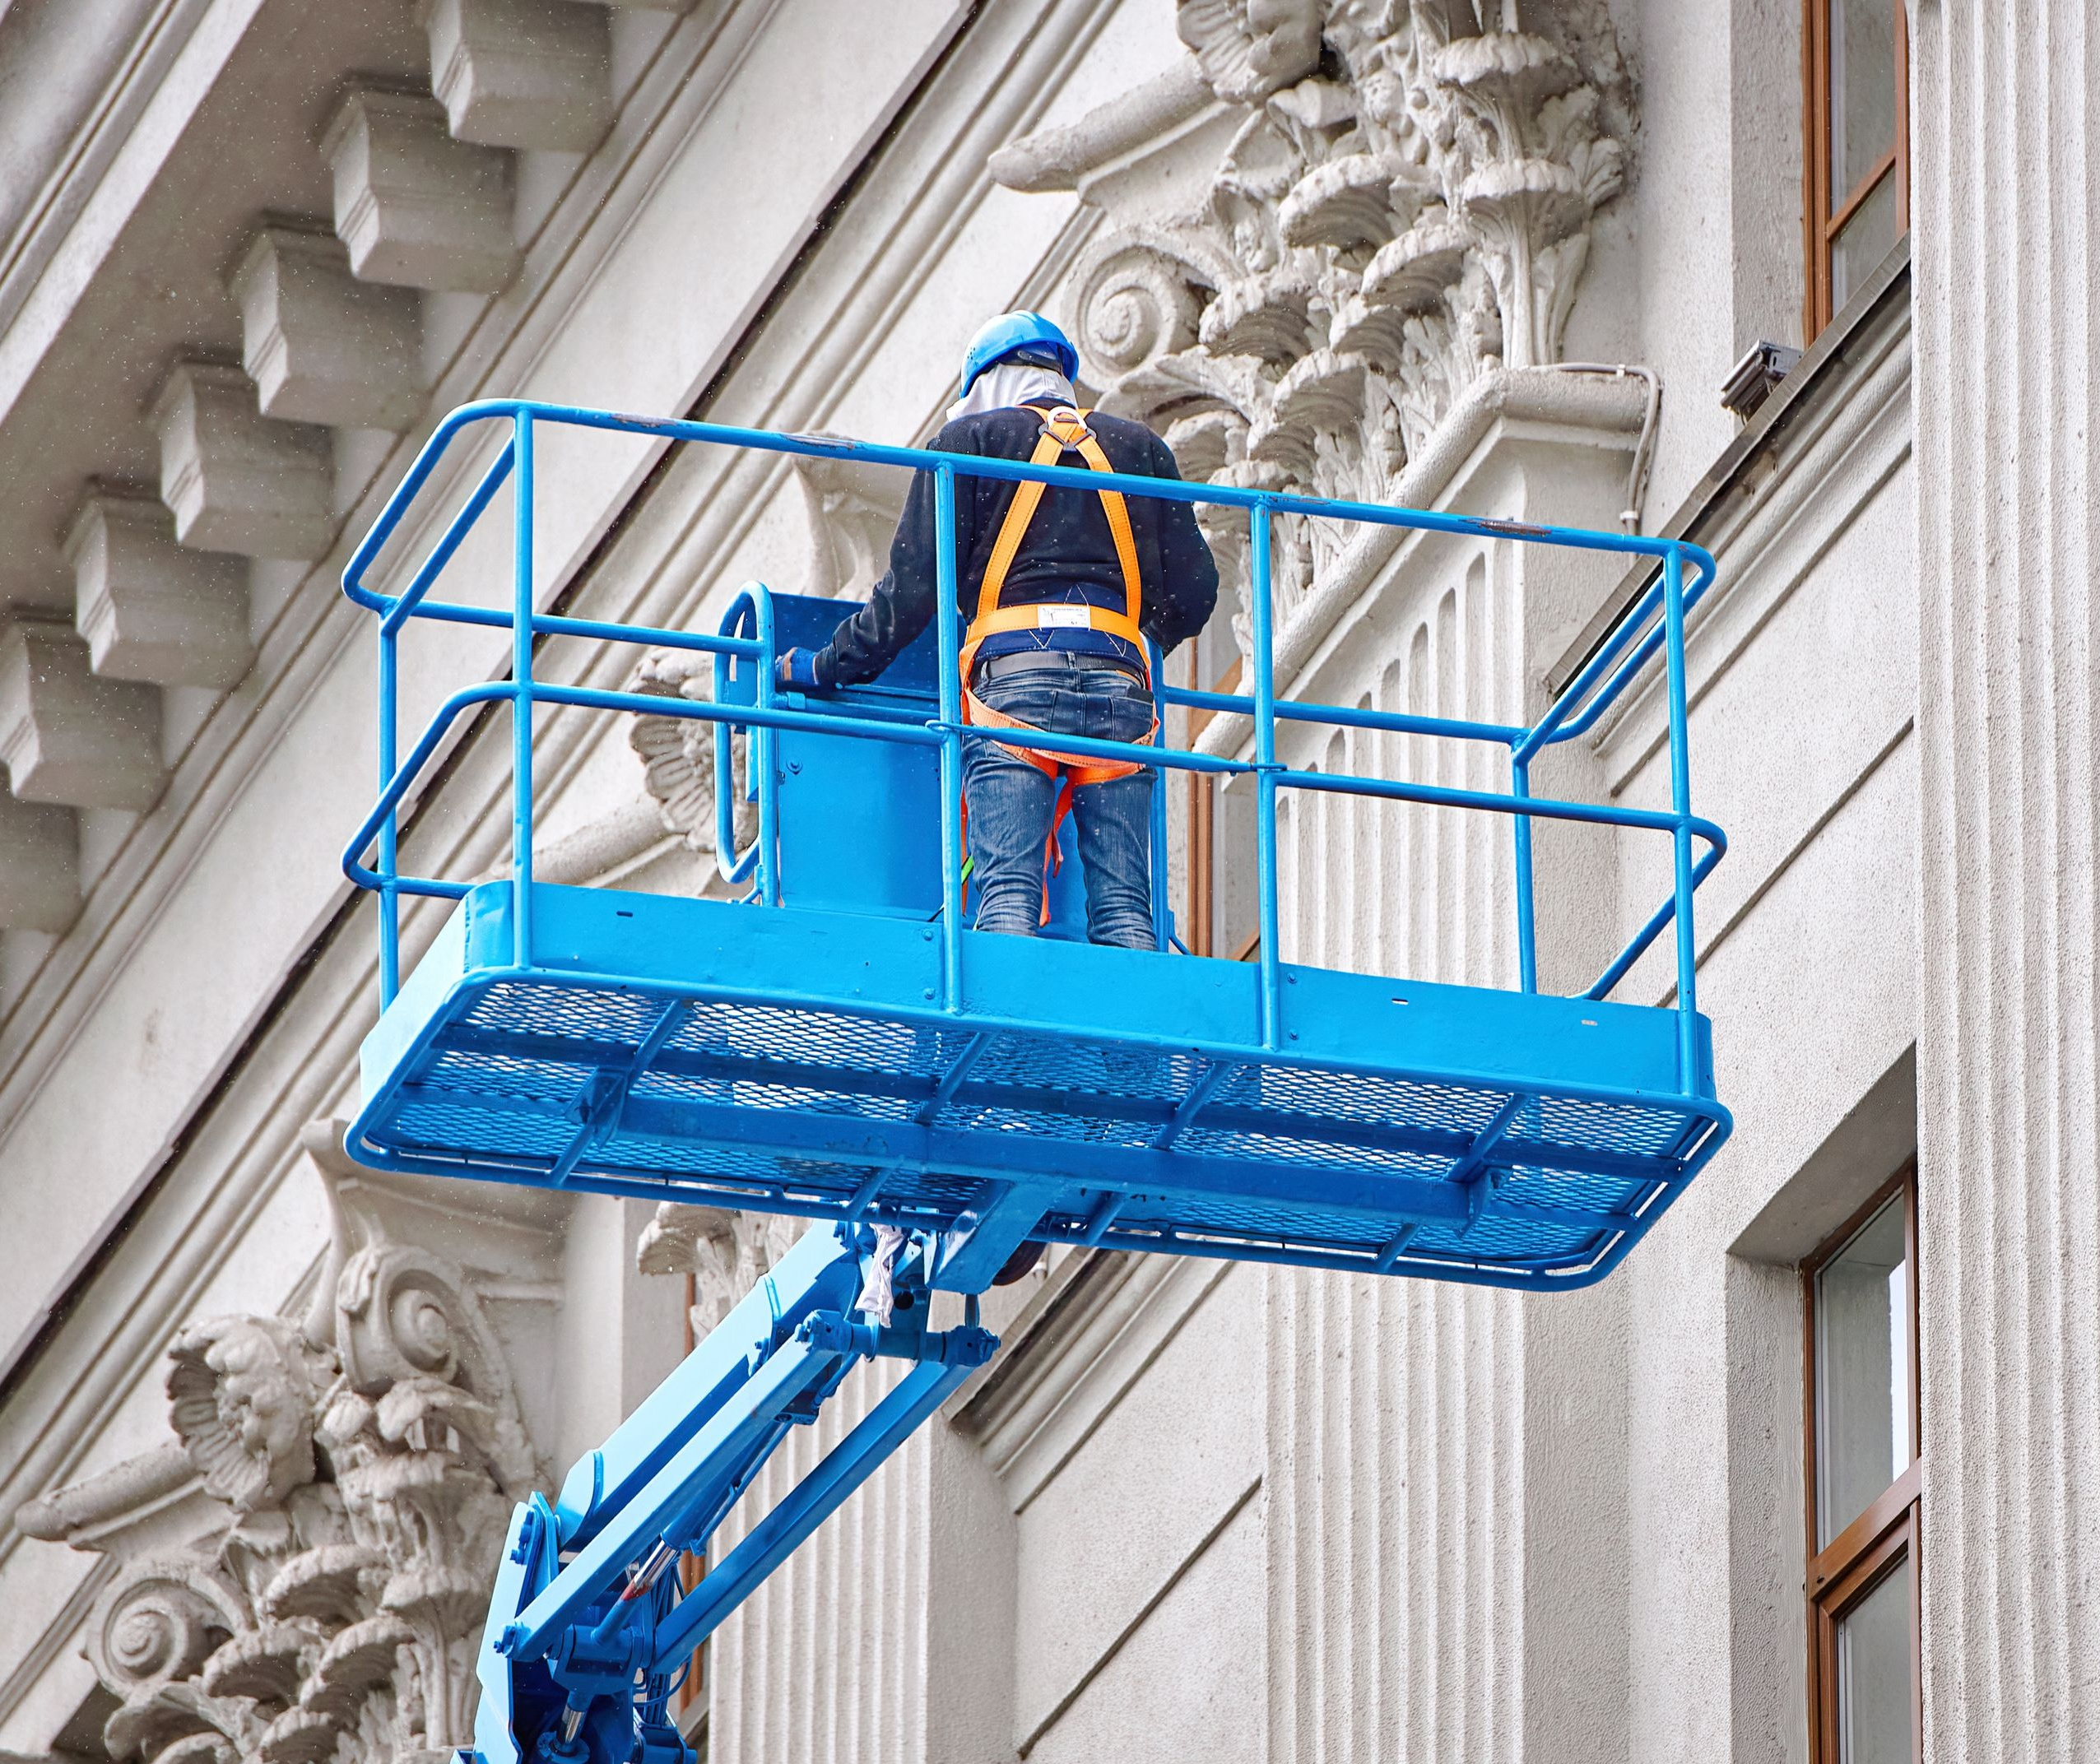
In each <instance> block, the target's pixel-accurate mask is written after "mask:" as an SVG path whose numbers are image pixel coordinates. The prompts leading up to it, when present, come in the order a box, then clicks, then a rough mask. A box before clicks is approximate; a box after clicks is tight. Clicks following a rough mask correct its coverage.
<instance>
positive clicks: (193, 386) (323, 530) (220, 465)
mask: <svg viewBox="0 0 2100 1764" xmlns="http://www.w3.org/2000/svg"><path fill="white" fill-rule="evenodd" d="M147 417H148V420H150V421H151V423H152V424H153V425H154V427H155V428H156V429H159V430H160V499H161V500H162V501H163V502H165V504H167V505H168V507H169V509H170V512H172V513H173V514H174V518H175V537H176V538H177V539H179V540H180V541H182V543H183V544H184V545H195V546H197V547H198V548H199V549H201V550H206V551H234V552H238V553H239V554H241V555H243V556H246V557H281V558H296V559H300V560H302V561H311V560H312V559H314V558H317V557H318V556H320V555H321V554H322V553H323V551H325V550H328V541H329V540H330V538H332V536H333V535H334V532H335V526H336V522H335V515H334V513H333V512H332V509H331V508H330V498H331V496H332V485H333V476H332V474H333V471H334V460H333V454H332V448H331V447H330V443H329V440H328V430H327V429H318V428H314V427H312V426H310V425H307V424H304V423H281V422H277V421H275V420H272V419H271V418H269V417H267V416H265V415H263V414H262V410H261V408H260V407H259V406H258V403H257V402H256V392H255V387H254V384H253V382H252V381H250V380H249V377H248V376H247V375H246V374H244V373H242V372H241V370H240V369H238V368H230V367H223V366H221V365H220V364H217V363H216V362H198V361H185V362H182V363H179V364H177V365H176V367H175V368H174V370H173V371H172V372H171V373H170V374H169V376H168V378H166V379H165V381H164V382H163V383H161V387H160V391H159V392H157V393H156V395H155V397H154V398H153V401H152V402H151V406H149V408H148V411H147Z"/></svg>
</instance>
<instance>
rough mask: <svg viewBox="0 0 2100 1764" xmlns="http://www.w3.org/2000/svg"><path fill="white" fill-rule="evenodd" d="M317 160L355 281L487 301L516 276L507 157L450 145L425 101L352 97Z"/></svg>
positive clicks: (441, 120) (433, 106)
mask: <svg viewBox="0 0 2100 1764" xmlns="http://www.w3.org/2000/svg"><path fill="white" fill-rule="evenodd" d="M321 151H322V154H323V156H324V157H325V158H326V159H327V160H328V164H329V165H330V166H331V167H332V169H333V170H334V173H335V185H336V236H337V238H338V239H341V241H342V242H343V244H345V245H346V246H347V247H348V248H349V251H350V267H351V273H352V274H353V275H355V276H358V277H359V278H360V280H362V281H378V282H393V283H396V284H398V285H402V286H404V287H410V288H433V289H452V290H461V291H464V292H468V293H474V294H493V293H495V291H496V290H497V289H499V288H500V287H502V286H503V285H504V283H506V282H508V281H509V280H510V278H511V276H512V275H513V273H514V272H516V270H517V267H518V244H517V241H516V239H515V238H514V237H513V234H512V231H511V202H512V194H511V177H512V162H511V156H509V154H508V153H504V152H502V151H499V150H498V149H496V148H494V147H478V146H474V145H473V144H472V143H471V142H464V141H455V140H453V137H452V135H451V133H450V132H449V131H448V129H447V128H446V127H445V110H444V105H443V104H439V102H438V101H437V100H435V99H434V98H430V97H428V96H425V95H420V94H417V93H413V92H399V91H392V90H388V89H386V88H373V87H360V88H358V89H356V90H354V91H351V94H350V95H349V96H347V97H346V98H345V99H344V100H343V101H342V107H341V109H339V110H337V112H336V114H335V117H334V119H333V120H332V122H330V123H329V124H328V132H327V133H326V134H325V135H323V137H322V141H321Z"/></svg>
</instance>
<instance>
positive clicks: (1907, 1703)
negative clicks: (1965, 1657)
mask: <svg viewBox="0 0 2100 1764" xmlns="http://www.w3.org/2000/svg"><path fill="white" fill-rule="evenodd" d="M1837 1761H1838V1764H1911V1576H1910V1570H1909V1564H1908V1563H1907V1562H1906V1561H1905V1559H1904V1558H1903V1557H1900V1556H1899V1557H1897V1558H1896V1564H1895V1566H1894V1567H1893V1568H1892V1569H1891V1570H1890V1571H1889V1572H1888V1573H1887V1574H1885V1575H1884V1576H1882V1577H1881V1578H1880V1579H1879V1581H1875V1584H1874V1590H1872V1591H1871V1592H1870V1593H1869V1594H1868V1595H1866V1597H1865V1598H1864V1599H1861V1600H1860V1602H1859V1603H1858V1604H1856V1605H1854V1606H1853V1607H1852V1608H1851V1610H1849V1611H1847V1613H1845V1614H1844V1615H1843V1616H1842V1617H1841V1618H1838V1619H1837Z"/></svg>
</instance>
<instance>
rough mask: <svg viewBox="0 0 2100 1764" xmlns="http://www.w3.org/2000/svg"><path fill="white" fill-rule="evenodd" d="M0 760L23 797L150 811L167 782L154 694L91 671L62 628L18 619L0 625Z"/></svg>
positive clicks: (83, 651)
mask: <svg viewBox="0 0 2100 1764" xmlns="http://www.w3.org/2000/svg"><path fill="white" fill-rule="evenodd" d="M0 764H5V765H6V767H7V778H8V782H9V784H10V785H11V786H12V789H13V791H14V793H15V795H16V796H19V797H21V799H22V801H25V802H63V803H66V804H67V805H71V806H72V807H74V808H80V809H134V810H137V809H150V808H151V807H152V806H153V804H154V802H155V801H156V799H157V798H158V797H159V796H160V787H161V784H162V783H163V782H164V781H165V778H164V773H163V772H162V769H161V765H160V694H159V693H157V692H156V691H155V690H154V689H152V688H151V686H141V685H133V684H132V683H131V682H129V681H128V680H100V679H97V678H96V677H95V674H94V673H93V672H92V671H91V669H90V667H89V664H88V650H87V645H86V643H82V642H81V640H80V639H79V638H77V637H76V636H74V635H73V634H72V632H71V631H69V630H67V629H66V628H65V626H63V625H62V624H45V623H44V622H43V621H42V620H29V619H22V620H16V622H15V623H14V624H11V625H9V626H8V627H7V629H6V630H5V631H4V632H0Z"/></svg>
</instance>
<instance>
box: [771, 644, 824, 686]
mask: <svg viewBox="0 0 2100 1764" xmlns="http://www.w3.org/2000/svg"><path fill="white" fill-rule="evenodd" d="M773 683H774V685H776V686H778V687H780V688H781V689H783V690H784V691H788V692H821V691H822V690H823V689H824V682H823V681H822V680H820V679H818V678H817V672H816V651H815V650H814V649H790V650H789V651H788V652H787V653H786V654H784V655H783V656H782V657H780V659H779V660H778V661H777V662H774V664H773Z"/></svg>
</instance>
